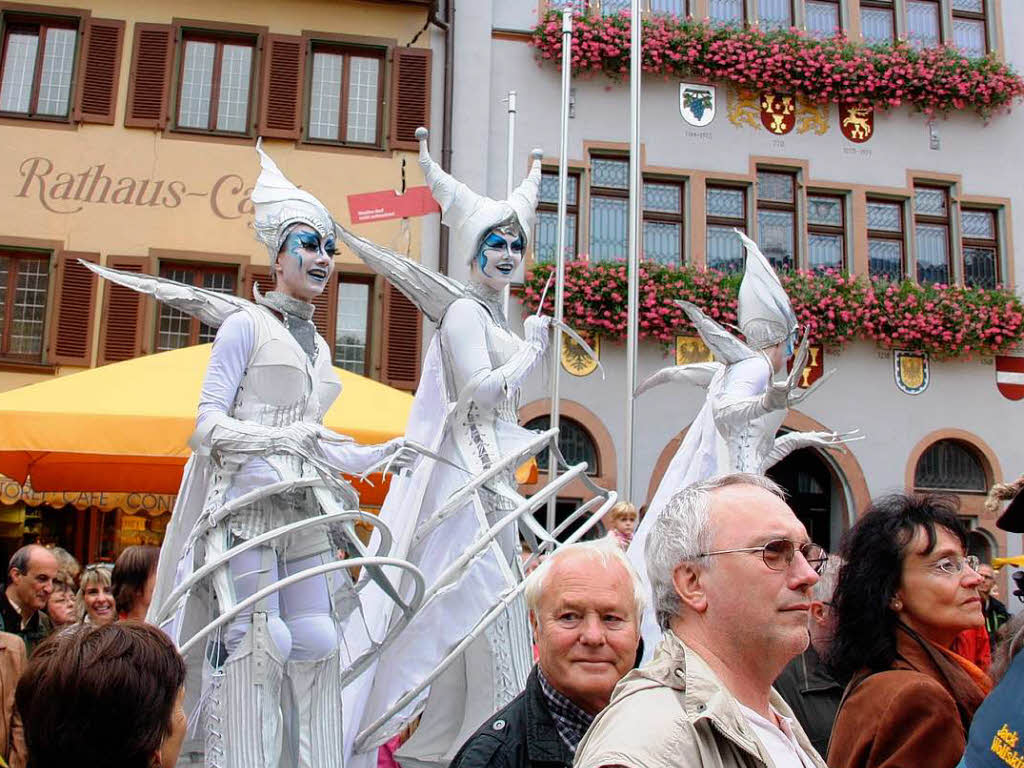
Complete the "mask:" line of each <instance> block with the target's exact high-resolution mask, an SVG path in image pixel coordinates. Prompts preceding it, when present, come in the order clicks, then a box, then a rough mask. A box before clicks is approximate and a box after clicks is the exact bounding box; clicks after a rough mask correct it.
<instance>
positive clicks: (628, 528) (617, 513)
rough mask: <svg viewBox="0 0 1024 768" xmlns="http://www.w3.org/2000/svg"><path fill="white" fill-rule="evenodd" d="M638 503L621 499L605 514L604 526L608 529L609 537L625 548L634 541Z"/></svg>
mask: <svg viewBox="0 0 1024 768" xmlns="http://www.w3.org/2000/svg"><path fill="white" fill-rule="evenodd" d="M637 517H638V516H637V513H636V505H635V504H631V503H630V502H628V501H620V502H619V503H618V504H616V505H615V506H614V507H612V508H611V510H610V511H609V512H608V514H607V515H605V516H604V520H603V521H602V522H603V523H604V527H605V528H607V529H608V538H610V539H612V540H613V541H614V542H615V543H616V544H618V545H619V546H620V547H622V548H623V549H627V548H628V547H629V544H630V542H631V541H633V531H635V530H636V524H637Z"/></svg>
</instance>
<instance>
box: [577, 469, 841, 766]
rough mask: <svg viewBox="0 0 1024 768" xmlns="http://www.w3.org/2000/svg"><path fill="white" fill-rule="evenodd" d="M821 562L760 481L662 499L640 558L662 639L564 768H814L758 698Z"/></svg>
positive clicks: (801, 628) (790, 722) (785, 649)
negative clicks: (643, 560) (663, 502)
mask: <svg viewBox="0 0 1024 768" xmlns="http://www.w3.org/2000/svg"><path fill="white" fill-rule="evenodd" d="M825 558H826V554H825V552H824V550H823V549H822V548H821V547H819V546H817V545H816V544H813V543H812V542H811V541H810V539H809V538H808V536H807V531H806V529H805V528H804V526H803V524H801V523H800V521H799V520H797V518H796V515H794V514H793V511H792V510H791V509H790V508H789V507H788V506H787V505H786V503H785V501H783V498H782V490H781V489H780V488H779V487H778V486H777V485H776V484H775V483H773V482H772V481H771V480H768V479H767V478H765V477H762V476H759V475H752V474H745V473H736V474H730V475H723V476H721V477H718V478H715V479H712V480H709V481H707V482H703V483H696V484H694V485H691V486H689V487H687V488H685V489H684V490H682V491H679V492H678V493H676V494H675V495H674V496H673V497H672V498H671V499H670V501H669V502H668V503H667V504H666V505H665V507H664V508H663V510H662V512H661V514H660V515H659V516H658V519H657V520H656V521H655V522H654V526H653V528H652V530H651V533H650V536H649V537H648V540H647V550H646V560H647V573H648V576H649V577H650V580H651V587H652V591H653V593H654V607H655V613H656V615H657V620H658V624H659V625H660V626H661V628H662V629H663V630H664V634H663V636H662V639H661V642H660V644H659V645H658V647H657V649H656V650H655V653H654V658H653V659H652V660H651V662H650V663H649V664H647V665H645V666H643V667H641V668H640V669H638V670H636V671H634V672H632V673H630V674H629V675H627V676H626V678H625V679H624V680H623V681H622V682H621V683H620V684H619V685H618V687H616V689H615V693H614V695H613V697H612V700H611V702H610V703H609V704H608V706H607V707H606V708H605V709H604V710H603V711H602V712H601V713H600V714H599V715H598V716H597V718H596V719H595V720H594V723H593V725H591V727H590V730H589V731H587V735H586V736H585V737H584V739H583V741H582V742H580V745H579V748H578V750H577V752H576V761H575V764H574V765H575V766H576V768H601V766H626V767H627V768H675V767H676V766H680V767H682V766H686V767H687V768H688V767H689V766H699V765H704V766H712V765H713V766H716V768H764V767H765V766H769V767H771V768H825V763H824V761H823V760H822V759H821V757H820V756H819V755H818V753H817V752H815V751H814V748H813V747H812V746H811V744H810V742H809V741H808V739H807V736H806V735H805V734H804V731H803V729H802V728H801V727H800V724H799V723H797V722H796V721H795V720H794V719H793V713H792V711H791V710H790V708H789V706H788V705H787V704H786V702H785V701H783V700H782V697H781V696H779V695H778V693H776V692H775V691H774V690H773V689H772V681H773V680H775V678H776V677H778V674H779V672H781V671H782V669H783V667H785V666H786V664H787V663H788V662H789V660H790V659H792V658H793V657H794V656H796V655H798V654H800V653H801V652H803V650H804V649H805V648H806V647H807V642H808V635H807V616H808V610H809V608H810V604H811V588H812V587H813V586H814V584H815V583H816V582H817V581H818V571H820V570H821V569H822V568H823V567H824V564H825Z"/></svg>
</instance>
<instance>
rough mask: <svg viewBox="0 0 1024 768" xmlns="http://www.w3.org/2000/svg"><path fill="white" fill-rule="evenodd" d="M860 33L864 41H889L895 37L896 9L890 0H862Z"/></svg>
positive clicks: (869, 42)
mask: <svg viewBox="0 0 1024 768" xmlns="http://www.w3.org/2000/svg"><path fill="white" fill-rule="evenodd" d="M860 34H861V37H863V38H864V42H865V43H868V44H872V43H891V42H892V41H893V40H895V39H896V11H895V8H894V7H893V2H892V0H863V2H861V4H860Z"/></svg>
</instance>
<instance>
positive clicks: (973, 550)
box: [967, 528, 996, 563]
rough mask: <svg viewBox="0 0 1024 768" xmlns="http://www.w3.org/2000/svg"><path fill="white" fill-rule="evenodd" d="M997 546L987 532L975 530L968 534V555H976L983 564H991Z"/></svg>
mask: <svg viewBox="0 0 1024 768" xmlns="http://www.w3.org/2000/svg"><path fill="white" fill-rule="evenodd" d="M995 553H996V545H995V542H994V540H993V539H992V537H991V536H990V535H989V534H988V532H987V531H982V530H980V529H978V528H975V529H974V530H973V531H968V532H967V554H969V555H975V556H976V557H977V558H978V559H979V560H981V562H983V563H991V562H992V558H993V557H994V556H995Z"/></svg>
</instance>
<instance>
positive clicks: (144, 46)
mask: <svg viewBox="0 0 1024 768" xmlns="http://www.w3.org/2000/svg"><path fill="white" fill-rule="evenodd" d="M173 59H174V32H173V30H172V28H171V26H170V25H169V24H136V25H135V39H134V42H133V44H132V68H131V74H130V77H129V79H128V106H127V109H126V111H125V117H124V124H125V125H126V126H128V127H129V128H164V127H165V126H166V125H167V101H168V91H169V90H170V85H171V62H172V60H173Z"/></svg>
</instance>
